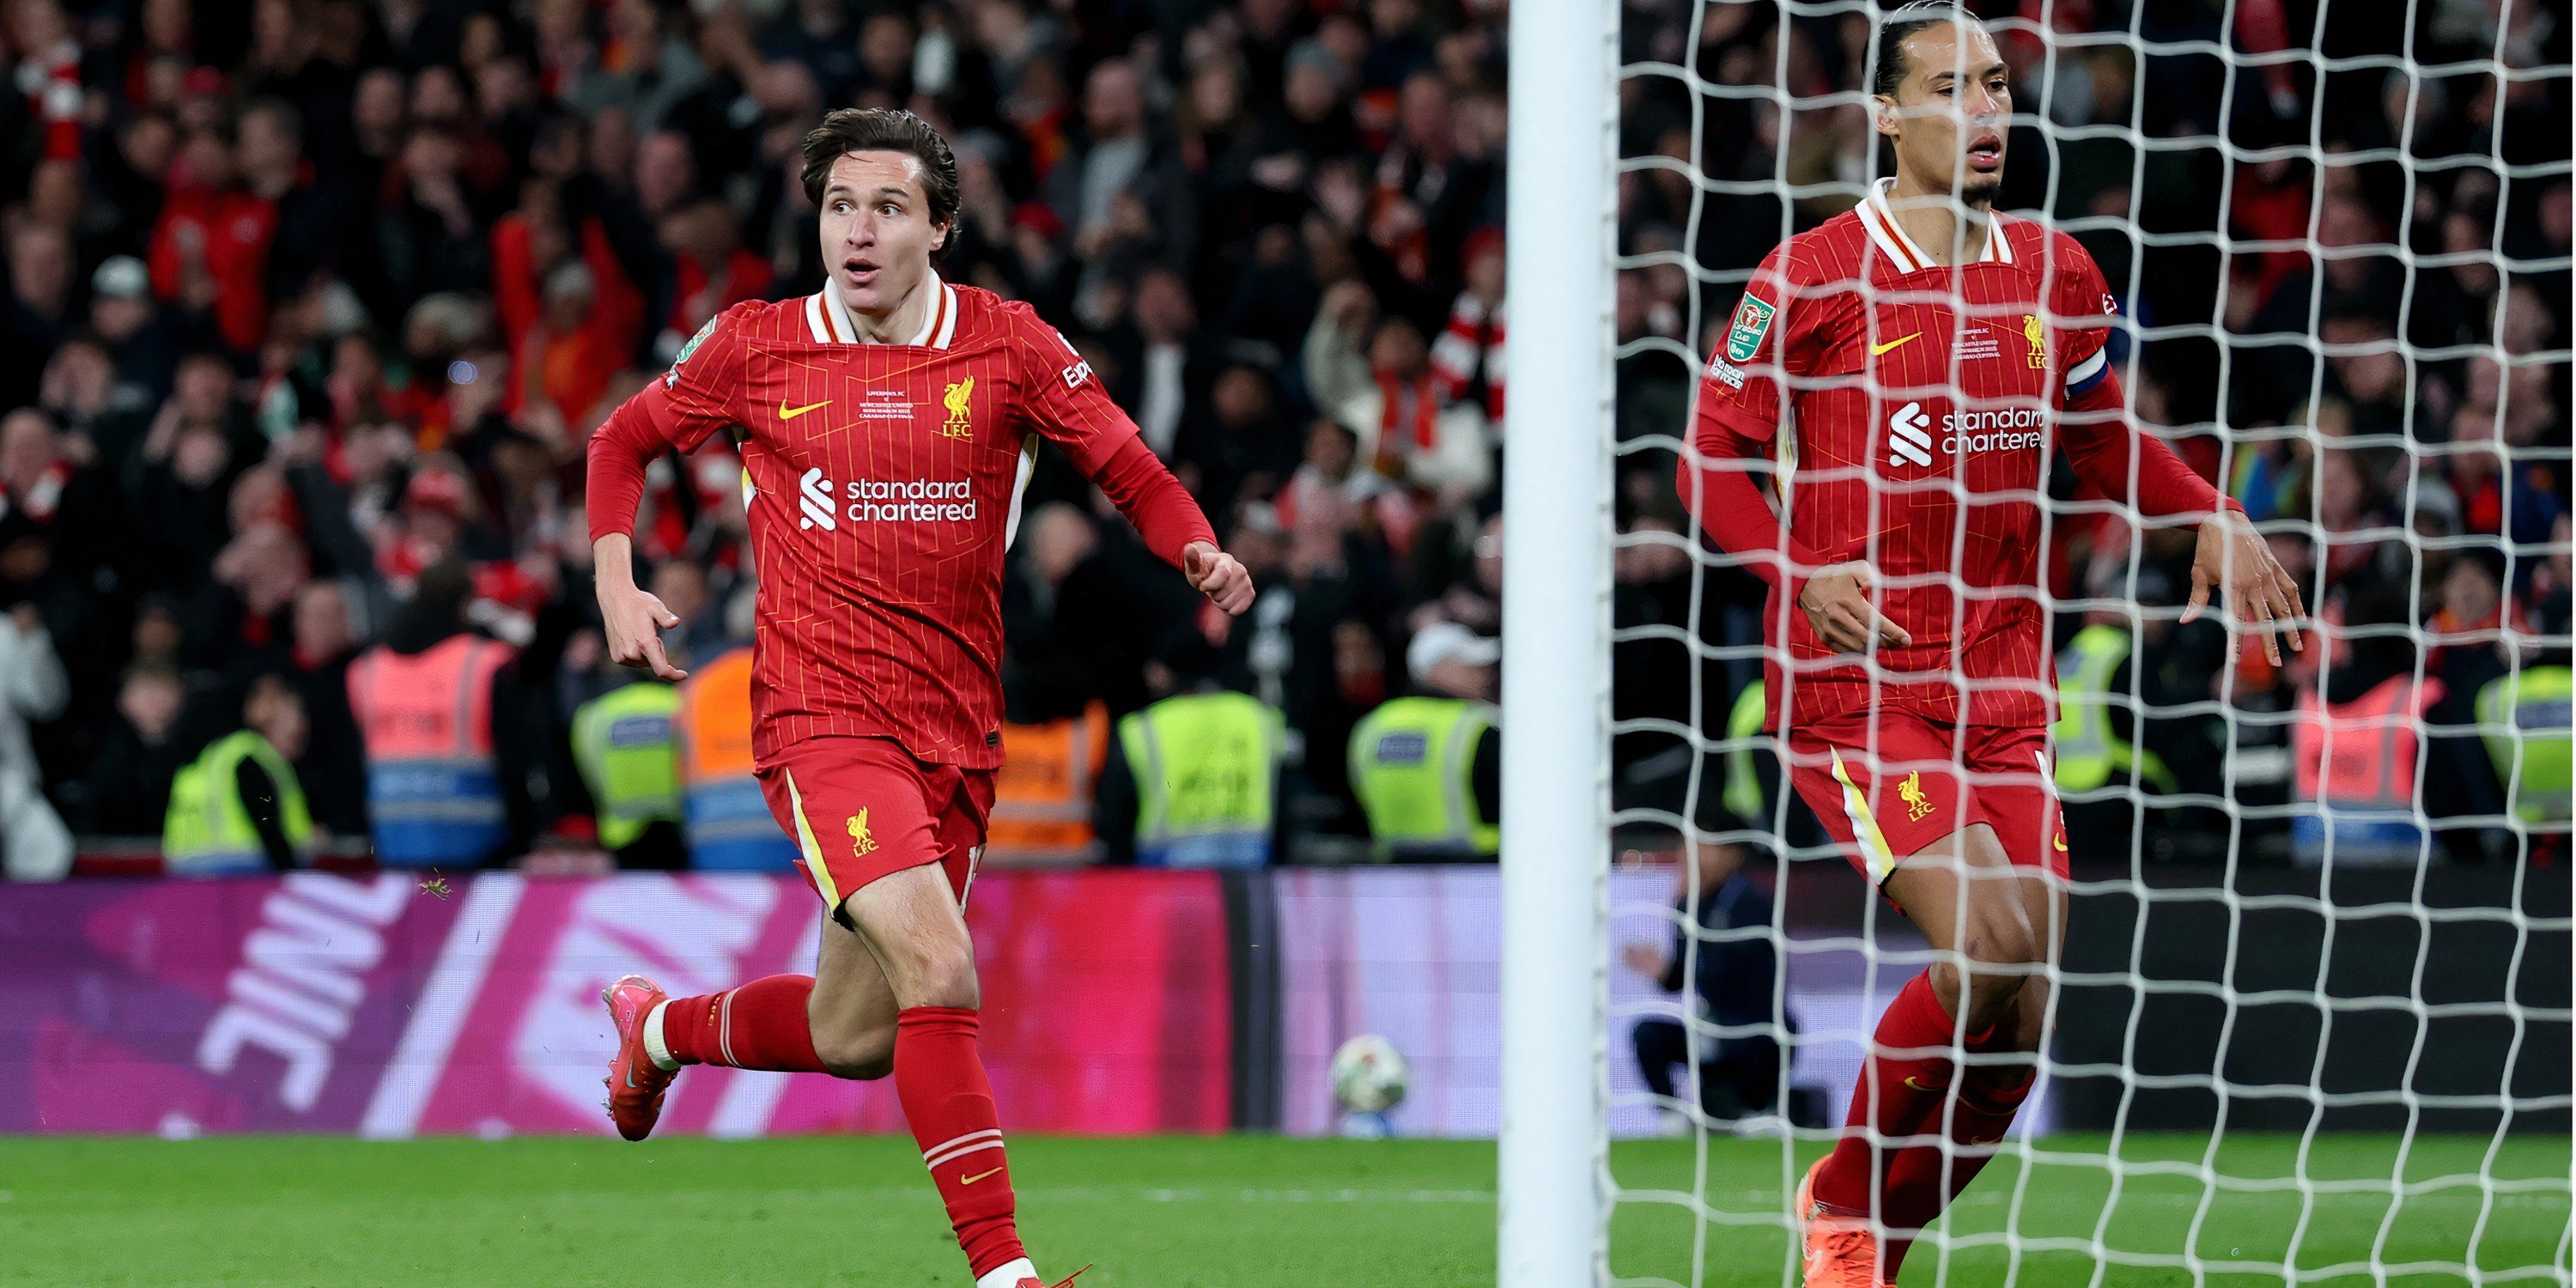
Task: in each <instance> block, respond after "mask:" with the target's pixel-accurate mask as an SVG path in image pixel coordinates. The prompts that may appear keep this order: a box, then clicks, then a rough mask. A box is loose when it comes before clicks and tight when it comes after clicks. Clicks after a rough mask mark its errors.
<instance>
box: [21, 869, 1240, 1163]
mask: <svg viewBox="0 0 2576 1288" xmlns="http://www.w3.org/2000/svg"><path fill="white" fill-rule="evenodd" d="M967 920H968V922H969V923H970V924H971V925H972V927H973V928H974V932H975V939H976V947H977V958H978V964H979V967H980V970H981V975H982V982H983V990H984V1055H985V1062H986V1064H987V1066H988V1067H989V1069H990V1071H991V1074H992V1078H993V1083H994V1089H995V1093H996V1095H997V1097H998V1098H999V1099H1000V1100H1001V1102H1002V1103H1003V1104H1004V1105H1007V1106H1009V1112H1010V1117H1011V1121H1012V1126H1013V1127H1014V1128H1015V1129H1019V1130H1027V1131H1079V1132H1089V1133H1112V1134H1115V1133H1134V1132H1172V1131H1219V1130H1223V1129H1224V1128H1225V1126H1226V1124H1227V1114H1228V1103H1229V1097H1230V1094H1231V1091H1232V1082H1231V1074H1230V1064H1229V1061H1230V1058H1231V1050H1232V1040H1233V1038H1232V1033H1231V998H1230V988H1231V983H1230V978H1229V967H1228V955H1227V946H1226V926H1225V910H1224V900H1223V898H1222V896H1221V894H1220V892H1219V887H1218V885H1217V882H1216V879H1215V878H1214V877H1213V876H1211V875H1209V874H1205V873H1169V872H1140V871H1091V872H1053V873H1039V872H994V873H987V874H984V875H982V876H981V877H979V879H978V880H977V881H976V883H975V891H974V898H973V901H972V903H971V905H970V907H969V908H968V911H967ZM820 929H821V923H820V919H819V916H818V909H817V905H816V903H815V901H814V899H813V896H812V895H811V894H810V893H809V892H808V891H807V890H806V888H805V887H804V886H803V885H802V884H801V883H799V882H797V881H795V880H794V879H793V878H792V877H768V876H754V875H735V874H726V875H710V876H670V875H651V874H629V875H622V876H617V877H609V878H597V879H583V878H524V877H520V876H518V875H515V874H509V873H495V874H488V875H483V876H479V877H474V878H450V879H449V881H448V882H447V884H446V886H445V888H444V890H443V891H442V890H440V889H438V888H434V887H424V885H423V883H422V881H421V879H420V878H419V877H418V876H417V875H405V874H386V875H379V876H369V877H361V878H355V879H352V878H346V877H339V876H326V875H298V876H290V877H285V878H283V879H241V880H222V881H182V880H169V881H149V882H145V881H136V882H126V881H84V882H73V883H67V884H63V885H54V886H37V885H0V1132H158V1133H163V1134H169V1135H191V1134H196V1133H200V1132H325V1133H357V1134H362V1135H367V1136H374V1137H388V1138H391V1137H403V1136H410V1135H415V1134H430V1133H483V1134H505V1133H525V1132H549V1133H571V1134H600V1133H605V1132H607V1131H608V1123H607V1120H606V1118H605V1117H604V1116H603V1115H602V1114H601V1112H600V1108H599V1102H600V1099H601V1097H602V1095H603V1094H604V1093H603V1091H602V1089H601V1086H600V1078H601V1076H602V1073H603V1071H604V1069H605V1062H606V1059H607V1056H608V1052H609V1040H610V1039H609V1032H608V1024H607V1020H606V1017H605V1015H604V1014H603V1013H602V1011H601V1008H600V1005H599V990H600V987H601V986H602V985H603V984H605V983H607V982H608V981H609V980H611V979H614V978H615V977H617V976H618V975H621V974H624V973H626V972H628V971H641V972H644V973H647V974H650V975H653V976H654V977H655V978H656V979H658V980H659V981H660V982H661V983H662V984H663V986H664V987H666V988H668V989H669V990H671V992H672V993H674V994H686V993H693V992H704V991H713V990H715V989H720V988H724V987H728V986H730V985H733V984H736V983H740V982H742V981H744V980H748V979H753V978H756V977H759V976H761V975H767V974H775V973H780V972H798V971H806V970H810V969H812V962H813V958H814V949H815V944H816V940H817V938H818V935H819V933H820ZM662 1121H663V1130H665V1131H677V1132H686V1133H696V1134H706V1135H717V1136H754V1135H763V1134H772V1133H795V1132H828V1131H894V1130H899V1129H900V1128H901V1126H902V1117H901V1111H900V1110H899V1109H898V1108H897V1106H896V1104H895V1098H894V1087H893V1084H892V1083H891V1082H878V1083H859V1082H845V1081H841V1080H838V1079H833V1078H826V1077H818V1076H812V1075H793V1076H791V1075H781V1074H770V1073H743V1072H735V1071H732V1070H725V1069H707V1068H702V1069H697V1070H693V1071H692V1072H691V1073H689V1074H688V1075H687V1076H685V1077H683V1078H681V1079H680V1080H679V1082H678V1083H677V1084H675V1086H674V1088H673V1091H672V1095H671V1099H670V1102H669V1106H668V1108H667V1110H666V1111H665V1113H664V1116H663V1120H662Z"/></svg>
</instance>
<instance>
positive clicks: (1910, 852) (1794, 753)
mask: <svg viewBox="0 0 2576 1288" xmlns="http://www.w3.org/2000/svg"><path fill="white" fill-rule="evenodd" d="M1788 748H1789V762H1790V764H1789V777H1790V781H1792V782H1794V783H1796V784H1797V786H1798V794H1799V795H1800V796H1803V797H1805V798H1806V801H1807V804H1808V805H1809V806H1811V807H1813V808H1814V809H1815V811H1816V817H1817V818H1819V819H1821V820H1823V821H1824V825H1825V830H1826V831H1827V832H1829V833H1831V834H1832V835H1833V837H1834V839H1835V840H1838V841H1840V842H1842V843H1843V852H1844V854H1845V856H1846V857H1848V858H1849V859H1850V860H1851V865H1852V866H1853V867H1855V868H1858V869H1859V870H1860V872H1861V874H1862V875H1863V876H1866V877H1868V878H1869V880H1870V884H1872V885H1883V884H1885V883H1886V881H1887V878H1888V877H1889V876H1890V875H1892V874H1893V873H1894V872H1895V871H1896V868H1897V865H1898V864H1901V863H1903V862H1905V860H1907V859H1908V858H1911V857H1913V856H1914V854H1915V853H1917V852H1918V851H1920V850H1922V849H1923V847H1925V846H1927V845H1930V844H1932V843H1933V842H1934V841H1938V840H1940V839H1941V838H1942V837H1945V836H1948V835H1950V834H1951V833H1953V832H1956V831H1958V830H1960V829H1961V828H1964V827H1968V826H1970V825H1972V824H1977V823H1984V824H1986V825H1988V826H1990V827H1992V828H1994V830H1995V835H1996V836H1997V837H1999V838H2001V840H2002V841H2003V845H2004V854H2005V855H2006V856H2007V857H2009V858H2010V859H2011V860H2012V862H2013V863H2014V864H2015V865H2016V866H2019V867H2045V868H2047V869H2048V870H2049V871H2051V872H2054V873H2056V874H2057V875H2058V876H2061V877H2063V876H2065V875H2066V830H2065V826H2064V824H2063V823H2062V822H2060V820H2059V818H2058V812H2057V793H2056V792H2055V791H2054V790H2052V782H2051V779H2052V778H2053V771H2052V769H2051V767H2050V762H2049V758H2048V736H2047V733H2046V731H2045V730H2041V729H2032V728H2002V727H1995V726H1984V725H1976V726H1969V727H1967V728H1960V727H1957V726H1953V725H1947V724H1934V723H1933V722H1931V721H1929V720H1926V719H1924V718H1923V717H1921V716H1918V715H1914V714H1911V713H1908V712H1901V711H1881V712H1879V713H1877V718H1876V719H1875V720H1874V721H1873V720H1871V719H1869V718H1867V717H1864V716H1853V717H1849V718H1846V719H1839V720H1833V721H1829V722H1827V723H1825V724H1822V725H1819V726H1816V727H1814V728H1808V729H1792V730H1791V731H1790V732H1789V738H1788Z"/></svg>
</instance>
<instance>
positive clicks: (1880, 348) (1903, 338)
mask: <svg viewBox="0 0 2576 1288" xmlns="http://www.w3.org/2000/svg"><path fill="white" fill-rule="evenodd" d="M1922 334H1923V333H1922V332H1920V331H1916V332H1914V333H1913V334H1912V335H1900V336H1898V337H1896V338H1895V339H1893V340H1890V341H1888V342H1887V343H1885V344H1873V345H1871V346H1869V356H1871V357H1873V358H1875V357H1877V356H1878V355H1880V354H1882V353H1885V352H1887V351H1888V350H1890V349H1893V348H1895V347H1896V346H1898V345H1900V344H1904V343H1906V342H1907V341H1909V340H1913V339H1916V338H1918V337H1920V336H1921V335H1922Z"/></svg>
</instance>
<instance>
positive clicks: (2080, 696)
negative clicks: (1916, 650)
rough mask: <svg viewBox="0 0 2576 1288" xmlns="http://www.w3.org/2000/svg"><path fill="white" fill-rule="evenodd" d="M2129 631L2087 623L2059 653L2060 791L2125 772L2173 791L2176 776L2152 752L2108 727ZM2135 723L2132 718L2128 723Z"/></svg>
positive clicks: (2095, 784)
mask: <svg viewBox="0 0 2576 1288" xmlns="http://www.w3.org/2000/svg"><path fill="white" fill-rule="evenodd" d="M2129 649H2130V644H2129V633H2128V632H2127V631H2125V630H2122V629H2121V628H2119V627H2117V626H2087V627H2085V628H2084V629H2082V630H2080V631H2077V632H2075V638H2074V639H2072V640H2069V641H2067V644H2066V651H2065V652H2063V653H2060V654H2058V655H2057V724H2056V725H2055V726H2054V727H2052V728H2051V729H2050V730H2049V734H2050V736H2051V738H2052V739H2053V740H2054V741H2055V743H2056V745H2057V786H2058V790H2060V791H2069V792H2089V791H2093V790H2095V789H2097V788H2100V787H2103V786H2106V785H2108V784H2109V783H2110V781H2111V779H2112V777H2113V776H2114V775H2118V774H2127V775H2129V776H2130V778H2131V779H2132V780H2133V781H2134V782H2136V783H2137V784H2139V785H2140V786H2142V787H2145V788H2148V789H2149V790H2152V791H2156V792H2162V793H2166V794H2171V793H2172V791H2173V790H2174V777H2173V775H2172V774H2171V773H2169V772H2167V771H2166V769H2165V763H2164V761H2162V760H2160V759H2158V758H2157V756H2156V753H2154V752H2152V751H2146V750H2143V749H2141V748H2138V747H2136V746H2134V745H2132V744H2131V743H2130V742H2129V741H2128V740H2126V739H2123V738H2120V737H2118V736H2117V735H2116V734H2114V733H2113V732H2112V729H2111V704H2112V703H2113V702H2115V701H2118V700H2119V696H2120V695H2117V694H2114V693H2112V692H2111V677H2112V676H2114V675H2116V674H2118V673H2119V670H2120V664H2121V663H2122V662H2126V661H2128V660H2129ZM2134 727H2135V724H2134V722H2132V728H2134Z"/></svg>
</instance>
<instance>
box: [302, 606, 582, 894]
mask: <svg viewBox="0 0 2576 1288" xmlns="http://www.w3.org/2000/svg"><path fill="white" fill-rule="evenodd" d="M471 594H472V582H471V580H470V574H469V573H468V572H467V571H466V569H465V567H464V566H463V565H462V564H459V563H456V562H454V561H452V560H450V561H445V562H440V563H435V564H432V565H430V566H429V567H428V568H426V569H424V570H422V572H421V573H420V575H419V576H418V578H417V579H416V580H415V582H414V585H413V590H412V598H411V602H410V603H409V604H408V605H406V606H405V608H404V609H403V612H402V614H401V615H400V616H399V617H397V618H395V619H394V621H393V624H392V625H391V626H390V627H389V628H388V629H387V630H386V632H385V640H384V642H383V643H382V644H379V645H377V646H375V647H374V648H371V649H368V650H367V651H366V652H364V653H362V654H360V655H359V657H358V660H357V661H355V662H353V663H351V664H350V666H349V705H350V708H351V710H352V711H353V712H354V713H355V714H356V716H357V723H358V730H359V733H360V735H361V737H362V738H363V740H364V742H365V744H366V749H367V817H368V821H369V823H370V824H371V830H372V833H373V837H374V841H375V852H376V858H377V860H378V861H379V862H382V863H385V864H388V865H391V866H395V867H422V868H425V867H431V866H435V865H446V866H450V867H461V868H470V867H474V866H476V865H478V864H481V863H483V862H485V861H486V860H489V859H493V858H496V857H504V856H507V855H509V854H513V853H517V852H518V850H516V849H514V846H524V845H525V844H526V843H527V840H528V838H529V837H530V836H532V835H533V834H534V833H535V830H536V826H535V825H536V821H537V820H536V818H535V812H536V807H535V805H534V803H533V802H531V801H530V800H529V798H528V790H527V788H528V781H529V779H528V775H527V772H526V768H525V766H526V764H527V760H528V756H529V754H530V753H531V751H532V750H534V749H536V748H537V747H539V746H540V745H541V744H540V742H539V741H538V740H537V739H536V738H534V737H532V736H530V723H529V720H528V707H529V705H530V704H528V703H525V702H523V701H521V700H520V698H519V694H518V684H517V682H516V677H515V676H513V675H512V674H511V668H510V663H511V661H512V660H513V650H512V649H511V648H510V647H509V646H508V645H506V644H500V643H496V642H494V641H492V640H488V639H485V638H482V637H481V636H479V635H476V634H475V633H473V632H472V631H471V630H469V629H468V628H467V626H466V622H465V611H466V601H467V600H468V598H469V597H470V596H471Z"/></svg>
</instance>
